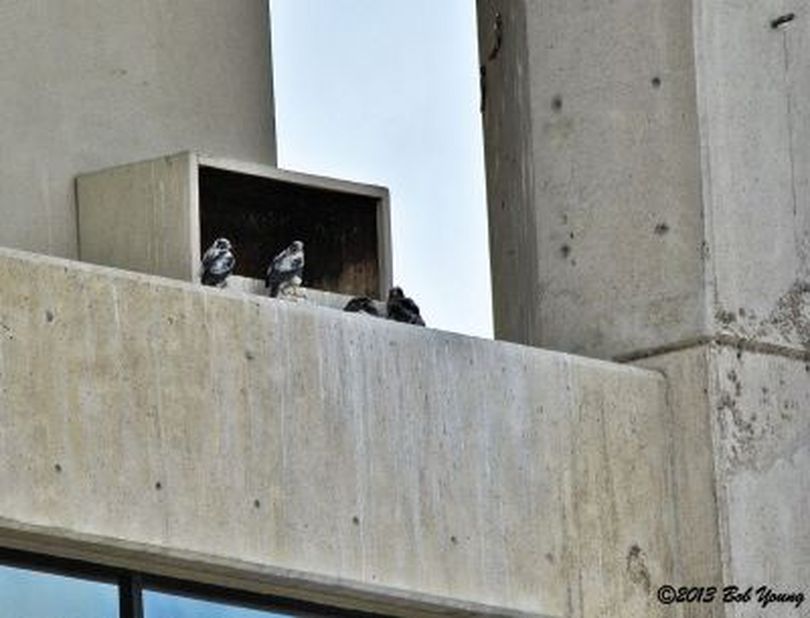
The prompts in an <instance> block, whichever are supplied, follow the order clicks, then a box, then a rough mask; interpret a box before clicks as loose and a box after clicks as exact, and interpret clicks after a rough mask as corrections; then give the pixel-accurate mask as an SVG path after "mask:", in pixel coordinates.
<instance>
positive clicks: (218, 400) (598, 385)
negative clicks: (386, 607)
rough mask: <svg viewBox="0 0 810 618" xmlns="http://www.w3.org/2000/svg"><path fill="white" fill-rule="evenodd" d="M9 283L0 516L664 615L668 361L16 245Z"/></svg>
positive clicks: (145, 541) (395, 579) (0, 366)
mask: <svg viewBox="0 0 810 618" xmlns="http://www.w3.org/2000/svg"><path fill="white" fill-rule="evenodd" d="M0 289H2V290H3V294H2V295H0V415H1V416H2V419H3V422H2V423H0V459H1V460H2V461H0V463H1V464H2V465H0V518H2V519H3V520H4V521H6V522H16V523H14V524H13V525H11V524H8V525H5V527H4V531H3V535H2V536H5V537H8V538H14V530H15V529H18V528H21V527H22V528H24V527H25V526H35V527H37V528H42V527H45V528H47V529H50V530H62V531H64V532H62V533H59V532H57V533H54V535H55V538H54V541H53V542H54V546H59V547H62V545H61V544H60V543H61V541H60V539H61V538H62V537H63V536H64V537H65V538H71V537H72V536H75V535H79V536H81V535H95V536H97V537H100V538H102V539H107V540H106V543H107V544H108V545H109V547H110V551H111V552H113V550H114V549H115V548H120V547H126V546H128V544H129V545H131V544H136V545H148V546H149V547H152V548H154V549H153V552H157V553H158V554H163V555H165V556H166V559H167V561H168V560H170V559H171V558H172V557H175V558H176V557H177V556H185V557H186V558H187V559H189V560H194V559H196V560H197V561H198V565H199V570H200V572H205V571H206V570H207V568H208V567H209V566H210V564H209V563H210V561H214V562H216V561H217V560H225V561H230V562H231V563H238V564H243V565H244V564H247V565H256V566H255V568H256V569H257V570H258V571H261V569H267V568H271V567H272V568H275V569H277V570H279V569H281V570H284V569H286V570H290V571H295V572H298V573H302V572H303V573H308V574H310V577H315V578H317V577H322V578H323V577H325V578H332V580H336V579H340V580H343V581H346V582H347V583H348V584H357V585H365V586H373V585H377V586H384V587H388V588H390V589H397V590H402V591H408V593H409V594H423V595H424V594H427V595H436V596H440V597H448V598H452V599H461V600H464V601H465V602H473V603H474V602H478V603H486V604H491V605H497V606H501V607H505V608H509V609H510V610H525V611H530V612H536V613H539V614H545V615H554V616H562V615H565V616H616V617H619V616H621V617H628V616H639V617H642V616H643V617H649V616H664V615H666V616H670V615H672V613H671V612H669V611H668V610H667V611H664V608H663V607H662V606H660V605H659V604H658V602H657V601H656V600H655V596H654V590H655V589H656V587H657V586H658V585H660V584H661V583H664V582H669V581H672V578H673V569H674V563H675V549H674V543H675V540H674V532H673V530H674V521H673V513H672V510H671V504H672V480H671V479H672V470H671V467H670V462H671V459H672V458H671V453H670V446H669V433H668V430H667V428H668V423H669V413H668V411H667V408H666V405H665V389H664V381H663V379H662V378H661V376H659V375H658V374H656V373H654V372H650V371H646V370H641V369H637V368H632V367H627V366H621V365H615V364H610V363H603V362H600V361H594V360H589V359H584V358H577V357H573V356H569V355H565V354H560V353H553V352H546V351H543V350H537V349H532V348H528V347H521V346H516V345H513V344H507V343H502V342H492V341H487V340H481V339H474V338H470V337H464V336H460V335H454V334H450V333H443V332H439V331H434V330H431V329H425V328H417V327H411V326H407V325H401V324H395V323H391V322H387V321H384V320H378V319H374V318H369V317H366V316H362V315H348V314H345V313H343V312H339V311H334V310H331V309H327V308H320V307H312V306H309V305H306V304H303V303H288V302H284V301H279V300H274V299H265V298H257V297H256V296H253V295H249V294H245V293H242V292H239V291H236V290H232V291H228V290H224V291H220V290H213V289H210V288H202V287H200V286H195V285H193V284H189V283H183V282H176V281H171V280H168V279H160V278H157V277H151V276H146V275H139V274H133V273H124V272H122V271H115V270H112V269H106V268H101V267H97V266H91V265H87V264H79V263H74V262H68V261H64V260H58V259H54V258H43V257H38V256H32V255H30V254H23V253H18V252H14V251H9V250H2V251H0ZM57 466H58V467H57ZM651 505H655V508H650V506H651ZM15 527H16V528H15ZM206 556H207V557H208V558H205V557H206ZM195 557H196V558H195ZM156 563H157V564H161V565H163V568H169V567H166V566H165V563H164V562H162V561H160V560H156V559H155V557H154V553H153V554H152V555H149V556H145V557H144V565H143V567H144V568H146V569H147V570H148V569H149V565H150V564H156ZM211 568H213V567H211ZM185 573H186V575H187V572H185ZM175 574H178V573H175Z"/></svg>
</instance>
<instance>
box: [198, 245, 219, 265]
mask: <svg viewBox="0 0 810 618" xmlns="http://www.w3.org/2000/svg"><path fill="white" fill-rule="evenodd" d="M218 255H219V249H217V248H216V247H213V246H212V247H208V250H207V251H206V252H205V254H204V255H203V256H202V266H203V269H206V270H207V269H208V267H209V266H210V265H211V262H213V261H214V260H216V259H217V256H218Z"/></svg>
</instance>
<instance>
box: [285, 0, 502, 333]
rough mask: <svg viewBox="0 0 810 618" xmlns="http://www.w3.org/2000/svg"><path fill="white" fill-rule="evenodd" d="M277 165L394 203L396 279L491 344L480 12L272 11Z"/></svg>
mask: <svg viewBox="0 0 810 618" xmlns="http://www.w3.org/2000/svg"><path fill="white" fill-rule="evenodd" d="M270 7H271V15H272V24H273V64H274V82H275V97H276V124H277V133H278V149H279V165H280V166H281V167H285V168H288V169H294V170H299V171H304V172H311V173H315V174H324V175H327V176H335V177H339V178H346V179H349V180H356V181H359V182H369V183H373V184H382V185H385V186H387V187H388V188H389V189H390V190H391V210H392V238H393V243H392V244H393V253H394V280H395V283H396V284H398V285H401V286H402V287H403V288H404V289H405V291H406V293H407V294H408V295H410V296H412V297H413V298H414V300H416V301H417V303H418V304H419V305H420V306H421V307H422V314H423V316H424V317H425V318H426V320H427V322H428V324H429V325H430V326H434V327H436V328H442V329H446V330H453V331H457V332H462V333H467V334H473V335H479V336H484V337H491V336H492V318H491V296H490V280H489V253H488V246H487V231H486V205H485V184H484V165H483V150H482V136H481V120H480V115H479V111H478V106H479V91H478V61H477V52H476V46H477V43H476V34H475V33H476V28H475V3H474V2H472V1H471V0H271V2H270Z"/></svg>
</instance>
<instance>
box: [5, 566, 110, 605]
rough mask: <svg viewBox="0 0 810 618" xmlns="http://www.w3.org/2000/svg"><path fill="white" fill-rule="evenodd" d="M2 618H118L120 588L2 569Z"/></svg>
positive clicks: (105, 584)
mask: <svg viewBox="0 0 810 618" xmlns="http://www.w3.org/2000/svg"><path fill="white" fill-rule="evenodd" d="M0 616H3V617H5V616H9V617H12V616H13V618H66V617H67V616H80V617H81V618H118V586H116V585H115V584H108V583H104V582H96V581H90V580H85V579H78V578H75V577H65V576H62V575H51V574H50V573H42V572H38V571H30V570H27V569H18V568H15V567H8V566H2V565H0Z"/></svg>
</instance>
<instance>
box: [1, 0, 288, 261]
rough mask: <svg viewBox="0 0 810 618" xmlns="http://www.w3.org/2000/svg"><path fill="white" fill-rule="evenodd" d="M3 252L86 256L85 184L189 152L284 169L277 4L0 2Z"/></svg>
mask: <svg viewBox="0 0 810 618" xmlns="http://www.w3.org/2000/svg"><path fill="white" fill-rule="evenodd" d="M0 17H1V18H0V53H2V56H3V58H4V61H3V62H2V64H0V92H2V105H0V143H2V145H3V147H2V149H0V187H2V192H1V193H0V219H2V222H3V223H2V225H0V245H4V246H13V247H19V248H25V249H28V250H33V251H38V252H44V253H52V254H57V255H62V256H67V257H75V256H76V254H77V238H76V234H77V231H76V217H75V203H74V189H73V179H74V177H75V176H76V175H77V174H78V173H80V172H86V171H89V170H94V169H99V168H103V167H108V166H111V165H116V164H119V163H125V162H130V161H135V160H139V159H146V158H152V157H156V156H160V155H164V154H169V153H174V152H177V151H179V150H197V151H202V152H209V153H211V154H215V155H219V156H227V157H233V158H235V159H247V160H252V161H258V162H261V163H274V162H275V159H276V156H275V128H274V120H273V97H272V89H271V78H270V76H271V73H270V38H269V37H270V34H269V32H270V30H269V14H268V5H267V0H229V1H228V2H222V1H221V0H150V1H149V2H132V1H131V0H105V1H104V2H91V1H89V0H59V2H50V1H48V0H30V1H26V2H18V1H16V0H0Z"/></svg>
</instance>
